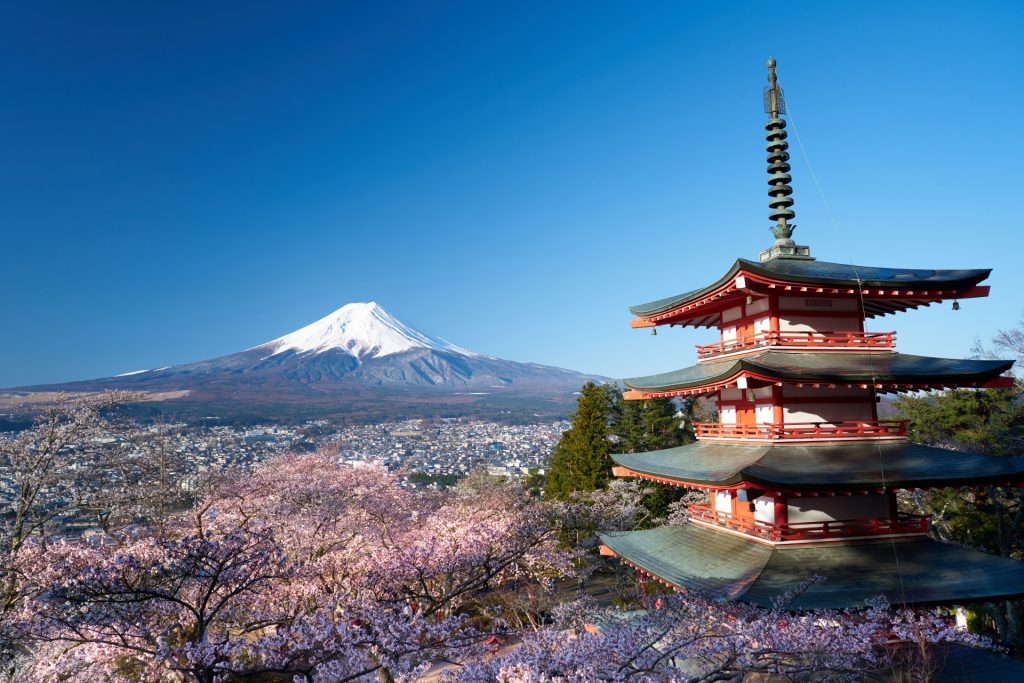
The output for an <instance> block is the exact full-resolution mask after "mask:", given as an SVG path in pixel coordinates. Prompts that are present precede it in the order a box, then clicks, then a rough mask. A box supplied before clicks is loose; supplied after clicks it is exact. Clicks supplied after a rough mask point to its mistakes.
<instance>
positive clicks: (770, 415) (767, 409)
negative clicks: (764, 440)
mask: <svg viewBox="0 0 1024 683" xmlns="http://www.w3.org/2000/svg"><path fill="white" fill-rule="evenodd" d="M755 419H756V420H757V423H758V424H771V423H772V421H773V420H774V419H775V410H774V406H772V404H770V403H769V404H767V405H759V406H757V408H756V416H755Z"/></svg>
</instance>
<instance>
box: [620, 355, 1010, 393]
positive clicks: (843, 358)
mask: <svg viewBox="0 0 1024 683" xmlns="http://www.w3.org/2000/svg"><path fill="white" fill-rule="evenodd" d="M1012 365H1013V361H1002V360H968V359H957V358H933V357H930V356H915V355H911V354H906V353H895V352H888V351H886V352H867V353H829V352H800V353H795V352H787V351H763V352H761V353H757V354H751V355H749V356H742V357H738V358H730V359H726V360H720V361H706V362H703V363H698V364H697V365H692V366H690V367H688V368H683V369H681V370H673V371H672V372H665V373H662V374H658V375H648V376H646V377H633V378H629V379H625V380H623V382H624V383H625V385H626V386H627V387H628V388H629V389H632V390H635V391H639V392H642V393H658V392H672V391H676V390H680V389H692V388H697V387H716V388H717V387H719V386H723V385H726V384H729V382H730V380H733V378H736V377H738V376H739V375H740V374H746V375H748V376H749V375H754V376H760V377H762V378H766V379H767V380H786V381H789V382H799V383H812V382H818V383H826V382H827V383H836V384H860V383H874V384H875V385H876V386H877V385H880V384H887V385H915V384H917V385H942V386H959V385H969V386H970V385H975V384H983V383H984V382H986V381H988V380H991V379H994V378H996V377H998V376H999V375H1001V374H1002V373H1003V372H1006V371H1007V370H1009V369H1010V367H1011V366H1012ZM878 388H893V389H896V388H897V387H895V386H892V387H878ZM904 388H911V387H906V386H905V387H904ZM922 388H924V387H923V386H922Z"/></svg>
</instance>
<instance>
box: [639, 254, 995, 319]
mask: <svg viewBox="0 0 1024 683" xmlns="http://www.w3.org/2000/svg"><path fill="white" fill-rule="evenodd" d="M741 271H742V272H745V273H748V274H751V275H754V276H760V277H763V278H766V279H768V280H770V281H777V282H785V283H793V284H803V285H816V286H821V287H826V288H839V289H850V288H854V289H862V288H867V289H868V290H871V288H876V289H882V290H896V291H897V292H898V291H905V294H906V295H905V297H904V298H905V299H906V302H905V305H904V304H895V303H892V302H890V303H889V304H888V305H886V304H874V303H871V302H865V304H866V306H865V314H866V315H868V316H869V317H871V316H875V315H884V314H885V313H892V312H894V311H895V310H903V309H905V308H909V307H912V306H916V305H925V304H927V303H930V302H931V301H935V300H941V299H942V298H943V296H941V295H940V296H938V297H936V296H935V293H936V292H945V296H946V298H949V296H951V295H952V294H953V292H958V291H960V292H966V291H967V290H969V289H970V288H972V287H974V286H975V285H977V284H978V283H979V282H981V281H983V280H985V279H986V278H988V276H989V274H990V273H991V272H992V270H991V269H990V268H980V269H979V268H974V269H947V270H934V269H914V268H878V267H874V266H855V265H852V264H848V263H830V262H828V261H817V260H814V259H787V258H775V259H771V260H769V261H765V262H763V263H758V262H755V261H748V260H746V259H737V260H736V262H735V263H733V264H732V267H730V268H729V270H728V271H727V272H726V273H725V275H723V276H722V277H720V278H719V279H718V280H716V281H715V282H713V283H711V284H710V285H708V286H706V287H701V288H699V289H694V290H692V291H689V292H683V293H682V294H677V295H675V296H670V297H666V298H664V299H658V300H657V301H651V302H649V303H645V304H638V305H636V306H630V308H629V310H630V312H631V313H632V314H633V315H636V316H638V317H641V318H647V317H651V316H657V315H659V314H663V313H666V312H668V311H672V310H673V309H676V308H679V307H681V306H685V305H687V304H689V303H691V302H696V301H699V300H700V299H702V298H703V297H705V296H706V295H709V294H712V293H714V292H716V291H719V290H722V288H723V287H725V286H727V285H728V284H729V283H730V282H731V281H734V280H735V278H736V276H737V274H738V273H740V272H741ZM906 290H910V291H909V293H907V292H906ZM915 292H918V293H917V294H915ZM929 292H930V293H931V295H930V296H928V293H929ZM871 294H872V293H871V292H870V291H868V292H866V295H867V296H869V297H870V296H871Z"/></svg>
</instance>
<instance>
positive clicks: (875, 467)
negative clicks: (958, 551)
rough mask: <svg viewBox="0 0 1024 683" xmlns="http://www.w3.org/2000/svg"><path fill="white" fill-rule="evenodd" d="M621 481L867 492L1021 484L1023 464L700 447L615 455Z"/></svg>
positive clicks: (840, 447)
mask: <svg viewBox="0 0 1024 683" xmlns="http://www.w3.org/2000/svg"><path fill="white" fill-rule="evenodd" d="M611 457H612V460H613V461H614V462H615V463H616V464H617V465H619V466H620V467H621V468H623V471H619V472H616V474H617V475H618V476H626V477H629V476H639V477H640V478H643V479H650V480H653V481H659V482H662V483H666V484H671V485H677V486H689V487H691V488H708V489H714V488H734V487H738V486H741V485H744V484H749V485H752V486H753V487H757V488H764V489H766V490H783V491H790V492H793V491H801V490H806V491H817V490H820V489H822V488H825V489H827V490H829V491H861V490H873V489H876V488H879V487H888V488H903V489H911V488H921V489H926V488H943V487H948V486H961V485H977V486H980V485H986V484H1000V485H1005V484H1010V485H1015V484H1020V483H1021V482H1024V458H1019V457H994V456H989V455H982V454H978V453H962V452H959V451H949V450H945V449H941V448H933V447H930V446H922V445H919V444H912V443H908V442H897V443H874V442H859V443H845V444H828V445H818V444H814V445H805V444H801V445H786V444H773V445H746V444H723V443H706V442H699V441H698V442H697V443H692V444H687V445H685V446H679V447H677V448H670V449H666V450H661V451H648V452H646V453H627V454H623V453H617V454H613V455H612V456H611Z"/></svg>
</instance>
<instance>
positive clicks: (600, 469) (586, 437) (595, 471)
mask: <svg viewBox="0 0 1024 683" xmlns="http://www.w3.org/2000/svg"><path fill="white" fill-rule="evenodd" d="M611 396H612V394H611V393H610V392H609V391H608V389H607V388H606V387H601V386H598V385H596V384H594V383H593V382H587V383H586V384H584V385H583V388H582V389H581V390H580V397H579V400H578V401H577V404H576V412H575V413H573V416H572V426H571V427H570V428H569V429H568V430H566V431H565V433H564V434H562V438H561V440H560V441H559V442H558V445H557V446H556V447H555V451H554V453H553V454H552V456H551V468H550V471H549V472H548V479H547V483H546V484H545V486H544V495H545V496H546V497H548V498H561V499H565V498H568V497H569V496H570V495H572V493H573V492H574V491H594V490H597V489H601V488H604V487H606V486H607V485H608V481H609V479H610V478H611V460H610V459H609V458H608V454H609V453H610V452H611V446H612V444H611V441H609V439H608V437H609V435H610V429H609V427H608V422H609V416H610V413H611V410H612V408H613V404H612V402H611V401H610V398H611Z"/></svg>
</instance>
